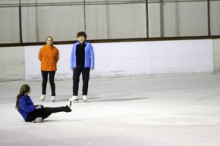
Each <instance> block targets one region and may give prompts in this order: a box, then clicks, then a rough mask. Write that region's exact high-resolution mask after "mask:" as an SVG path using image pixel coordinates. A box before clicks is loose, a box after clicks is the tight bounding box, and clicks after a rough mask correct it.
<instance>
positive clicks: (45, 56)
mask: <svg viewBox="0 0 220 146" xmlns="http://www.w3.org/2000/svg"><path fill="white" fill-rule="evenodd" d="M38 58H39V60H40V62H41V74H42V78H43V80H42V95H41V97H40V100H41V101H44V100H45V98H46V87H47V80H48V75H49V81H50V87H51V101H53V102H55V100H56V92H55V83H54V76H55V73H56V70H57V62H58V60H59V50H58V49H57V48H56V47H54V46H53V38H52V37H51V36H48V37H47V38H46V45H45V46H43V47H42V48H40V51H39V54H38Z"/></svg>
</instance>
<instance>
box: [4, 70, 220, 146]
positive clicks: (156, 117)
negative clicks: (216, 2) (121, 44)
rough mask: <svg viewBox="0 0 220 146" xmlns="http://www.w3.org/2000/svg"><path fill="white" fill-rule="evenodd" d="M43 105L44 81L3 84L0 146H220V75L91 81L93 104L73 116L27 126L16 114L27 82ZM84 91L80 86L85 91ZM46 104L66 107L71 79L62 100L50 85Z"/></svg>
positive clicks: (59, 85)
mask: <svg viewBox="0 0 220 146" xmlns="http://www.w3.org/2000/svg"><path fill="white" fill-rule="evenodd" d="M24 83H28V84H29V85H30V86H31V89H32V92H31V94H30V96H31V98H32V100H33V101H34V103H35V104H37V103H41V102H40V100H39V97H40V95H41V82H40V81H27V82H25V81H12V82H0V93H1V94H0V106H1V110H0V117H1V120H0V145H1V146H15V145H17V146H219V145H220V75H219V74H216V75H212V74H203V75H198V74H197V75H185V76H157V77H156V76H144V75H140V76H124V77H99V78H98V77H96V78H91V80H90V86H89V95H88V100H89V102H88V103H83V102H82V100H80V101H79V102H78V103H74V105H73V108H72V110H73V112H71V113H57V114H53V115H51V116H50V117H49V118H48V119H46V120H45V121H43V122H42V123H26V122H24V120H23V119H22V117H21V116H20V114H19V113H18V112H17V111H16V110H15V98H16V95H17V93H18V91H19V88H20V86H21V85H22V84H24ZM80 90H81V88H80ZM47 91H48V93H47V99H46V101H45V102H42V104H43V105H44V106H62V105H66V104H67V103H68V102H67V101H68V99H69V98H70V97H71V96H72V80H71V79H69V80H58V81H56V92H57V101H56V102H55V103H52V102H51V101H50V96H49V95H50V86H49V84H48V86H47Z"/></svg>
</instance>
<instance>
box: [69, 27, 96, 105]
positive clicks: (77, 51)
mask: <svg viewBox="0 0 220 146" xmlns="http://www.w3.org/2000/svg"><path fill="white" fill-rule="evenodd" d="M86 38H87V35H86V33H85V32H82V31H81V32H78V33H77V39H78V41H77V42H76V43H75V44H74V45H73V48H72V53H71V58H70V68H71V70H72V71H73V96H72V98H70V99H69V102H70V105H71V103H72V102H74V101H78V99H79V98H78V89H79V78H80V75H81V73H82V79H83V87H82V95H83V101H85V102H86V101H87V94H88V84H89V77H90V70H94V67H95V65H94V64H95V57H94V50H93V47H92V45H91V43H89V42H88V41H86Z"/></svg>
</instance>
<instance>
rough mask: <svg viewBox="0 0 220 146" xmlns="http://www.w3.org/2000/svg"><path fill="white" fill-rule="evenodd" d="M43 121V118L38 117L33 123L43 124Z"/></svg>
mask: <svg viewBox="0 0 220 146" xmlns="http://www.w3.org/2000/svg"><path fill="white" fill-rule="evenodd" d="M42 121H43V118H41V117H37V118H36V119H35V120H34V121H32V122H33V123H41V122H42Z"/></svg>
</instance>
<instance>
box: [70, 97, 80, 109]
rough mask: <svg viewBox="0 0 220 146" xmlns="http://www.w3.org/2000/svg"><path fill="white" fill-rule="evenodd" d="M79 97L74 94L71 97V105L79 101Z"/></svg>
mask: <svg viewBox="0 0 220 146" xmlns="http://www.w3.org/2000/svg"><path fill="white" fill-rule="evenodd" d="M78 100H79V98H78V96H75V95H74V96H72V98H70V99H69V107H71V106H72V104H73V102H78Z"/></svg>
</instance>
